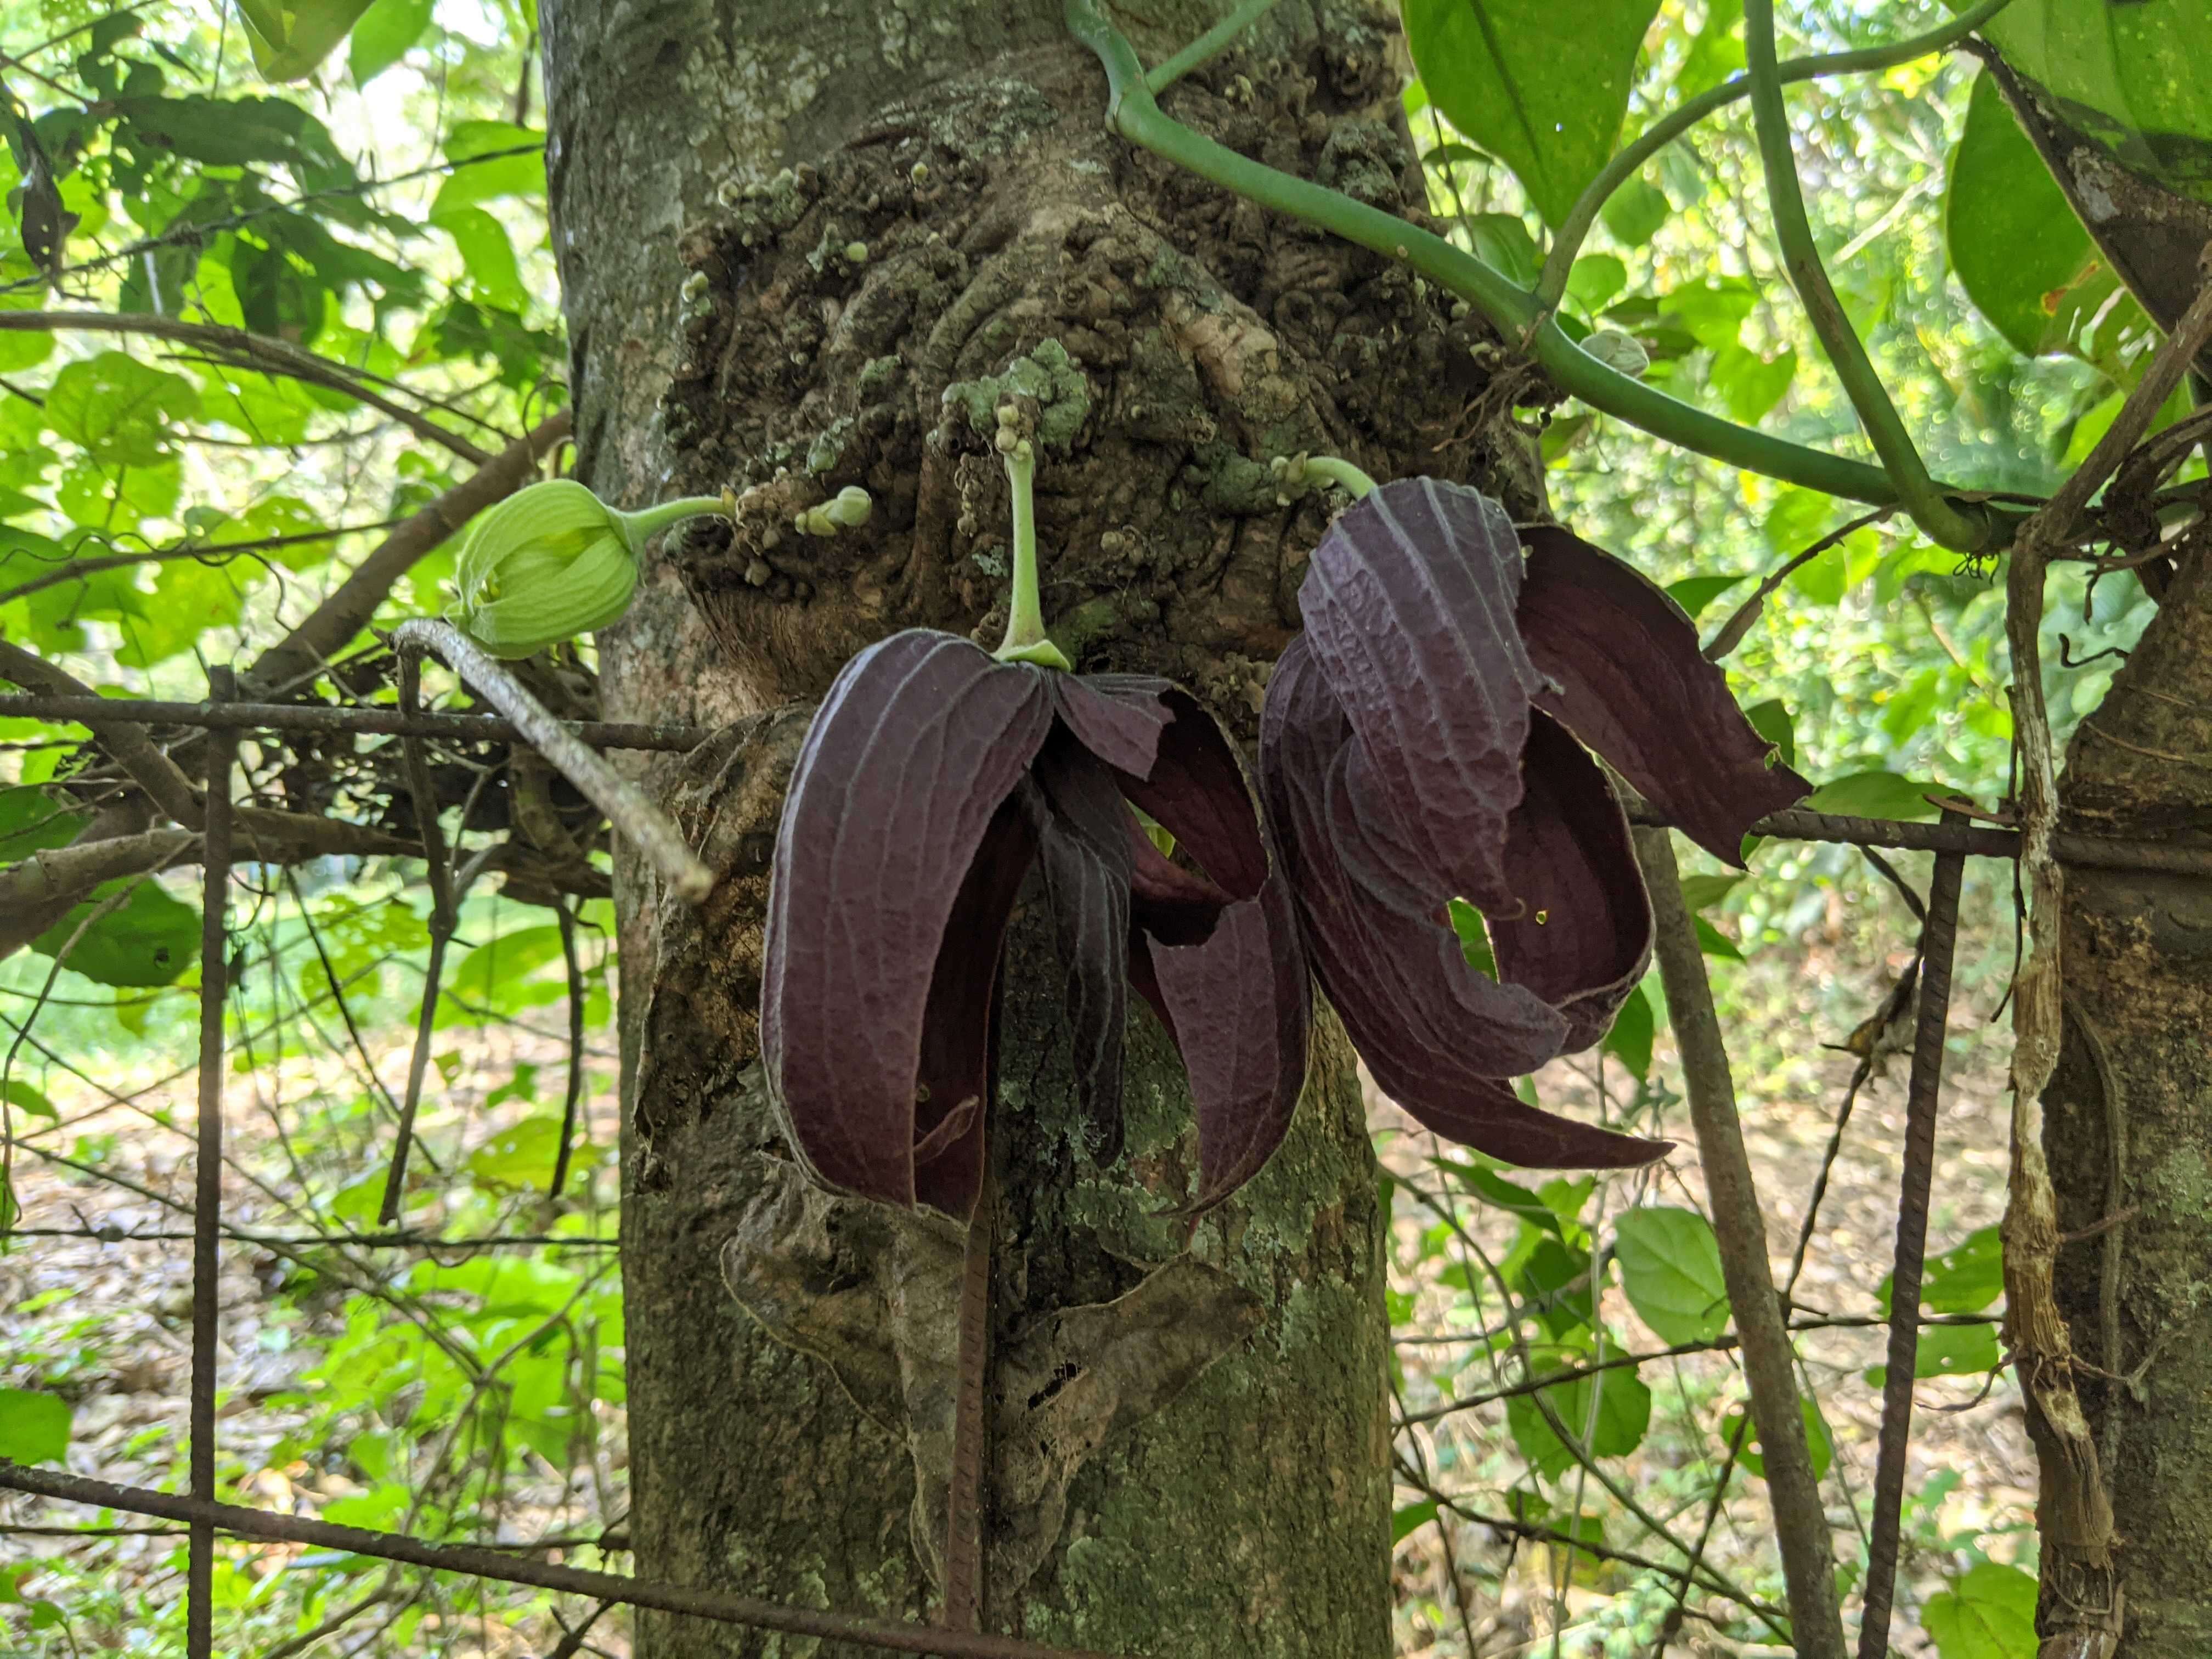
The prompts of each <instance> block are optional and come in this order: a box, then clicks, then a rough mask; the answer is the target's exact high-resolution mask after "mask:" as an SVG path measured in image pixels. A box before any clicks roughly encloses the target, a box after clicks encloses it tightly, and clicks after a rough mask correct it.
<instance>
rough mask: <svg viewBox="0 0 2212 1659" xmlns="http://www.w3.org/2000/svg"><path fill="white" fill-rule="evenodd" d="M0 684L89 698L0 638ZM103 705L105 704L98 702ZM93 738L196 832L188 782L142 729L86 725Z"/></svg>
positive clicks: (194, 798) (194, 796)
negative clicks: (4, 681)
mask: <svg viewBox="0 0 2212 1659" xmlns="http://www.w3.org/2000/svg"><path fill="white" fill-rule="evenodd" d="M0 679H6V680H9V681H10V682H12V683H13V684H16V685H20V686H21V687H23V688H24V690H27V691H42V692H45V693H46V695H48V696H63V697H91V696H93V690H92V688H91V687H90V686H88V685H87V684H84V682H83V681H82V680H80V679H78V678H76V676H75V675H74V674H71V673H70V672H69V671H66V670H65V669H61V668H57V667H56V666H55V665H53V664H52V663H50V662H48V661H47V660H46V659H45V658H44V657H40V656H37V655H35V654H33V653H31V652H28V651H26V650H24V649H23V647H21V646H20V645H17V644H15V642H13V641H9V640H3V639H0ZM100 701H102V702H105V701H106V699H104V698H103V699H100ZM85 724H86V725H88V726H90V727H91V728H92V733H93V735H94V737H96V738H99V739H100V743H101V744H102V745H104V746H105V747H106V750H107V752H108V753H109V754H111V755H112V756H114V757H115V759H116V762H117V763H118V764H119V765H120V766H121V767H122V768H123V769H124V770H125V771H126V772H128V773H129V774H130V775H131V781H132V782H134V783H136V784H137V786H138V787H140V788H141V789H143V790H144V791H145V792H146V793H147V794H149V796H151V797H152V798H153V800H154V804H155V805H156V806H159V807H160V808H161V810H162V811H164V812H167V814H168V815H169V816H170V817H173V818H174V819H175V820H176V821H177V822H178V823H181V824H183V825H185V827H186V828H187V829H198V828H199V827H200V819H201V816H202V808H201V804H200V799H199V796H198V793H197V792H196V791H195V790H194V789H193V787H192V781H191V779H190V778H188V777H186V776H185V774H184V771H183V769H181V768H180V767H179V766H178V764H177V763H176V762H174V761H173V760H171V759H170V758H169V757H167V755H165V754H163V753H162V752H161V750H159V749H156V748H155V746H154V740H153V739H152V738H149V737H148V736H147V735H146V728H145V727H144V726H140V725H138V724H137V722H135V721H131V720H87V721H86V722H85Z"/></svg>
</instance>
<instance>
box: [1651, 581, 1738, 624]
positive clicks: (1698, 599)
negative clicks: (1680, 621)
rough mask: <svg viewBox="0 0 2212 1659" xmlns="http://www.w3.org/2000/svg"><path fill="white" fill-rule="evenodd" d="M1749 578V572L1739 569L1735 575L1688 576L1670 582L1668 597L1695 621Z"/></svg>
mask: <svg viewBox="0 0 2212 1659" xmlns="http://www.w3.org/2000/svg"><path fill="white" fill-rule="evenodd" d="M1748 578H1749V573H1748V572H1745V571H1738V572H1737V573H1736V574H1735V575H1733V576H1686V577H1684V578H1683V579H1682V580H1680V581H1678V582H1670V583H1668V586H1667V597H1668V598H1669V599H1673V600H1674V603H1675V604H1677V605H1680V606H1681V607H1682V610H1683V612H1684V614H1685V615H1686V616H1687V617H1689V619H1690V620H1691V621H1692V622H1695V621H1697V619H1698V618H1699V617H1701V616H1703V615H1704V614H1705V607H1706V606H1707V605H1711V603H1712V602H1713V601H1714V600H1715V599H1718V598H1720V596H1721V595H1722V594H1723V593H1725V592H1728V591H1729V589H1730V588H1731V587H1735V586H1738V585H1739V584H1740V583H1741V582H1743V581H1746V580H1748Z"/></svg>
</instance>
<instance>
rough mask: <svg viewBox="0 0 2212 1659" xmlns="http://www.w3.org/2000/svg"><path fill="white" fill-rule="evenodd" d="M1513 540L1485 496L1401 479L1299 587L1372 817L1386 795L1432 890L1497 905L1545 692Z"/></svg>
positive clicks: (1509, 898) (1502, 907) (1336, 529)
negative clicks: (1354, 741) (1519, 622)
mask: <svg viewBox="0 0 2212 1659" xmlns="http://www.w3.org/2000/svg"><path fill="white" fill-rule="evenodd" d="M1519 547H1520V543H1519V541H1518V538H1516V536H1515V535H1514V532H1513V526H1512V523H1511V520H1509V519H1508V518H1507V517H1506V514H1505V511H1504V508H1503V507H1499V506H1498V503H1497V502H1495V501H1492V500H1490V499H1489V498H1488V497H1487V496H1485V495H1481V494H1480V493H1479V492H1478V491H1475V490H1472V489H1463V488H1462V487H1461V486H1459V485H1456V484H1449V483H1437V482H1436V481H1435V480H1433V479H1428V478H1411V479H1403V480H1401V481H1399V482H1397V483H1387V484H1384V485H1383V486H1382V487H1381V488H1379V489H1375V490H1373V491H1372V492H1370V494H1369V495H1367V496H1366V498H1365V499H1364V500H1363V501H1360V502H1359V503H1358V505H1357V506H1355V507H1352V508H1351V509H1350V510H1349V511H1347V512H1346V513H1344V514H1343V516H1342V517H1340V518H1339V519H1338V520H1336V522H1335V523H1334V524H1333V525H1331V526H1329V530H1328V534H1327V535H1326V536H1324V537H1323V538H1322V543H1321V545H1320V546H1319V547H1318V548H1316V549H1315V550H1314V556H1313V562H1312V563H1311V564H1310V566H1309V568H1308V569H1307V572H1306V577H1305V581H1304V585H1303V586H1301V587H1300V589H1299V591H1298V599H1299V604H1300V606H1301V608H1302V609H1303V611H1304V617H1305V634H1304V638H1305V639H1306V641H1308V645H1309V648H1310V650H1311V652H1312V653H1313V659H1314V661H1315V663H1316V665H1317V666H1318V667H1319V669H1320V671H1321V672H1322V676H1323V677H1324V678H1326V679H1327V681H1328V685H1329V687H1330V689H1331V690H1333V691H1334V694H1335V696H1336V699H1337V701H1338V702H1339V703H1340V706H1341V707H1342V709H1343V711H1344V714H1345V716H1346V719H1347V720H1349V722H1350V724H1351V726H1352V730H1353V731H1355V732H1358V737H1359V743H1358V750H1357V751H1356V755H1355V757H1354V758H1353V759H1352V761H1351V762H1350V763H1349V765H1350V768H1351V775H1352V782H1353V785H1354V789H1355V794H1356V798H1357V799H1358V801H1359V802H1360V804H1361V806H1362V811H1363V815H1364V816H1366V814H1365V806H1366V804H1367V803H1368V802H1369V801H1370V800H1374V801H1388V802H1389V803H1390V805H1391V806H1392V807H1393V808H1394V809H1395V811H1396V814H1397V815H1398V818H1399V820H1400V825H1399V826H1395V827H1394V828H1396V829H1400V830H1401V838H1402V842H1403V846H1404V853H1405V856H1406V857H1407V858H1408V859H1410V860H1412V861H1413V866H1414V867H1416V868H1418V869H1419V870H1420V871H1421V872H1422V873H1423V874H1424V875H1425V876H1428V877H1433V878H1437V879H1438V880H1439V882H1440V883H1441V884H1442V885H1443V889H1444V892H1443V894H1442V895H1440V897H1442V896H1458V897H1461V898H1465V899H1468V900H1471V901H1472V902H1474V903H1476V904H1478V905H1480V907H1481V908H1483V909H1484V910H1486V911H1488V912H1490V913H1492V914H1493V915H1509V914H1510V913H1511V911H1512V909H1513V908H1514V905H1515V904H1516V899H1515V896H1514V895H1513V893H1512V891H1511V890H1510V887H1509V886H1508V884H1507V883H1506V880H1505V878H1504V872H1503V870H1502V869H1501V868H1500V866H1499V863H1498V854H1499V850H1500V849H1501V848H1503V846H1504V841H1505V820H1506V817H1507V816H1508V815H1509V814H1510V812H1511V811H1512V810H1513V808H1514V805H1515V804H1516V802H1518V801H1519V800H1520V799H1521V751H1522V749H1523V748H1524V747H1525V746H1526V744H1527V740H1528V701H1529V698H1530V697H1531V696H1533V695H1534V693H1535V692H1536V691H1538V690H1541V686H1542V680H1541V678H1540V677H1539V675H1538V674H1537V671H1536V667H1535V665H1534V664H1533V663H1532V662H1531V661H1530V660H1529V659H1528V653H1527V652H1526V651H1525V650H1523V649H1522V645H1521V637H1520V634H1519V631H1518V629H1516V626H1515V623H1514V608H1515V598H1516V594H1517V593H1518V592H1519V589H1520V585H1521V558H1520V555H1519ZM1370 827H1371V828H1372V829H1376V831H1377V832H1379V829H1380V825H1379V823H1377V822H1376V820H1375V819H1374V818H1373V817H1371V816H1370Z"/></svg>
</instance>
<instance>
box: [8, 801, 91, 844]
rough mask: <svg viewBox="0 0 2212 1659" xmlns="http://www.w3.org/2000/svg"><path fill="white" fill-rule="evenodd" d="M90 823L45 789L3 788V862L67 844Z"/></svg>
mask: <svg viewBox="0 0 2212 1659" xmlns="http://www.w3.org/2000/svg"><path fill="white" fill-rule="evenodd" d="M90 822H91V814H89V813H87V812H82V811H76V810H75V809H74V808H73V807H72V806H71V805H70V804H69V803H68V802H67V801H66V800H64V799H63V798H62V797H60V796H59V795H58V794H55V793H51V792H49V791H47V790H45V789H34V788H29V787H19V788H14V789H0V863H13V862H14V861H15V860H17V859H22V858H27V857H29V856H30V855H31V854H33V853H36V852H40V851H41V850H43V849H44V848H49V847H64V846H66V845H68V844H69V842H71V841H73V840H75V839H76V832H77V831H78V830H80V829H83V828H84V826H85V825H86V824H87V823H90Z"/></svg>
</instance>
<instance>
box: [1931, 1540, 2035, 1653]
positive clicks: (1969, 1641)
mask: <svg viewBox="0 0 2212 1659" xmlns="http://www.w3.org/2000/svg"><path fill="white" fill-rule="evenodd" d="M2035 1598H2036V1585H2035V1580H2034V1579H2033V1577H2030V1576H2029V1575H2028V1574H2027V1573H2024V1572H2022V1571H2021V1570H2020V1569H2019V1568H2018V1567H2008V1566H2006V1565H2002V1563H2000V1562H1996V1561H1982V1562H1978V1563H1977V1564H1976V1565H1973V1566H1972V1567H1970V1568H1968V1569H1967V1571H1966V1573H1965V1575H1964V1576H1963V1577H1959V1578H1956V1579H1954V1580H1953V1581H1952V1583H1951V1588H1950V1589H1948V1590H1944V1591H1942V1593H1941V1594H1939V1595H1931V1596H1929V1598H1928V1605H1927V1606H1926V1607H1923V1608H1922V1609H1921V1613H1920V1625H1921V1628H1922V1629H1923V1630H1925V1631H1926V1632H1928V1635H1929V1639H1931V1640H1932V1641H1933V1642H1934V1643H1935V1644H1936V1653H1937V1654H1938V1655H1939V1656H1941V1659H2034V1656H2035V1650H2036V1636H2035Z"/></svg>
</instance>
